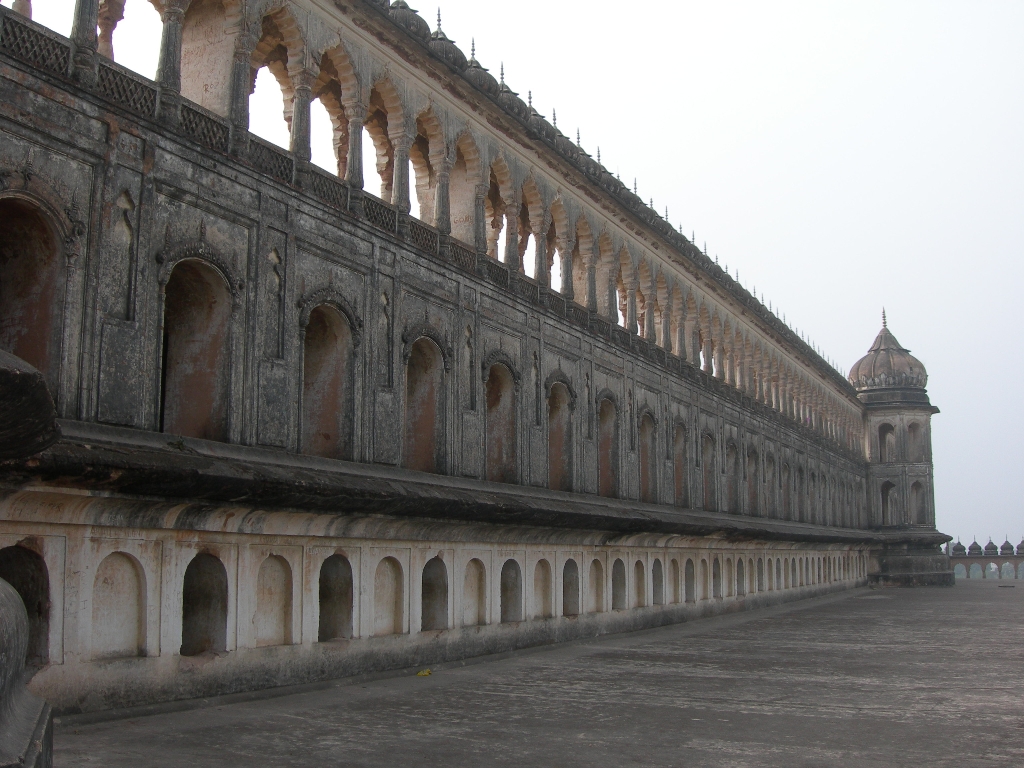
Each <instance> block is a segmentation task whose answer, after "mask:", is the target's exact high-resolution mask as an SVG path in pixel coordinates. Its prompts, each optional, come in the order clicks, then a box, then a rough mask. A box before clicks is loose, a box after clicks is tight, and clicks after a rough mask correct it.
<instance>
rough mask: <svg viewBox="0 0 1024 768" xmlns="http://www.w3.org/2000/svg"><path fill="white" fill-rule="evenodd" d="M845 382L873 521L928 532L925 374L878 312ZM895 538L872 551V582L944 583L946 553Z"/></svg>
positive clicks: (930, 491)
mask: <svg viewBox="0 0 1024 768" xmlns="http://www.w3.org/2000/svg"><path fill="white" fill-rule="evenodd" d="M850 383H851V384H853V386H854V388H855V389H856V390H857V397H858V398H859V399H860V401H861V402H862V403H863V404H864V422H865V423H864V426H865V429H864V440H865V446H864V454H865V456H866V457H867V460H868V499H867V501H868V510H869V514H870V517H871V525H872V527H874V528H877V529H880V530H882V531H889V532H892V533H896V532H908V533H909V532H914V531H917V532H920V533H922V534H929V533H932V534H934V532H935V530H936V529H935V492H934V487H933V471H932V431H931V417H932V415H933V414H936V413H938V412H939V409H938V408H936V407H935V406H933V405H932V404H931V402H930V401H929V400H928V392H927V390H926V389H925V387H926V385H927V384H928V372H927V371H926V370H925V367H924V365H922V364H921V361H920V360H918V359H917V358H915V357H914V356H913V355H911V354H910V351H909V350H908V349H906V348H905V347H903V346H902V345H900V343H899V342H898V341H897V340H896V337H895V336H893V335H892V332H891V331H890V330H889V327H888V323H887V322H886V319H885V311H884V310H883V312H882V330H880V331H879V332H878V336H876V337H875V342H874V343H873V344H872V345H871V349H869V350H868V353H867V354H866V355H865V356H864V357H862V358H861V359H860V360H858V361H857V362H856V363H855V364H854V366H853V368H851V369H850ZM922 538H933V537H928V536H925V537H922ZM900 539H901V540H900V543H899V544H896V543H895V541H894V542H893V543H892V544H890V545H887V546H886V547H885V548H884V549H883V550H882V551H880V552H878V553H877V565H878V571H877V573H878V576H877V578H876V580H881V581H889V582H895V583H946V580H947V579H946V575H945V574H946V572H948V570H949V563H948V558H945V557H944V556H942V555H941V554H937V553H936V552H935V551H934V550H935V548H934V546H933V545H931V544H928V545H925V544H924V541H923V540H922V541H921V542H916V543H915V542H913V541H910V540H907V539H905V538H903V537H900ZM949 575H950V576H951V574H949Z"/></svg>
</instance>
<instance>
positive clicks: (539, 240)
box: [526, 211, 551, 288]
mask: <svg viewBox="0 0 1024 768" xmlns="http://www.w3.org/2000/svg"><path fill="white" fill-rule="evenodd" d="M550 228H551V214H550V213H549V212H548V211H544V216H543V217H542V218H541V226H540V230H539V231H535V232H534V237H533V241H534V245H535V246H536V250H535V251H534V262H533V277H534V279H535V280H536V281H537V282H538V283H540V284H541V285H543V286H544V287H545V288H546V287H548V286H549V285H551V270H550V269H549V268H548V230H549V229H550ZM526 258H530V256H529V254H527V255H526Z"/></svg>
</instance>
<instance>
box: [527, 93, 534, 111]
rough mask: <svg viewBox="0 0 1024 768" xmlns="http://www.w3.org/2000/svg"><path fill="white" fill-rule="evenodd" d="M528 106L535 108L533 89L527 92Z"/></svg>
mask: <svg viewBox="0 0 1024 768" xmlns="http://www.w3.org/2000/svg"><path fill="white" fill-rule="evenodd" d="M526 106H528V107H529V108H530V109H533V91H527V92H526Z"/></svg>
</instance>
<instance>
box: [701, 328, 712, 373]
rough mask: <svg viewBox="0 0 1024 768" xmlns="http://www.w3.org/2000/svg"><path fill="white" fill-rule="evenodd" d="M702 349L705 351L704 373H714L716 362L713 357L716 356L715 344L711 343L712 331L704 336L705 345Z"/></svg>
mask: <svg viewBox="0 0 1024 768" xmlns="http://www.w3.org/2000/svg"><path fill="white" fill-rule="evenodd" d="M702 351H703V353H704V373H707V374H710V373H713V372H714V370H715V368H714V363H712V358H713V357H714V346H713V345H712V344H711V334H710V333H708V334H707V335H706V336H705V337H704V347H703V349H702Z"/></svg>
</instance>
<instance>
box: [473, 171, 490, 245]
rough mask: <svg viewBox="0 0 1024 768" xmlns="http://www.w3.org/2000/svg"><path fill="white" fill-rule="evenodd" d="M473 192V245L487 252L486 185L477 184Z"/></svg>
mask: <svg viewBox="0 0 1024 768" xmlns="http://www.w3.org/2000/svg"><path fill="white" fill-rule="evenodd" d="M473 192H474V195H473V247H474V248H475V249H476V252H477V253H487V187H485V186H484V185H483V184H477V185H476V188H475V189H474V190H473Z"/></svg>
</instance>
